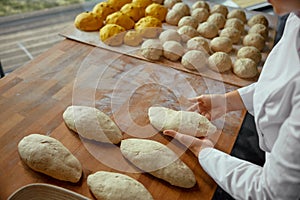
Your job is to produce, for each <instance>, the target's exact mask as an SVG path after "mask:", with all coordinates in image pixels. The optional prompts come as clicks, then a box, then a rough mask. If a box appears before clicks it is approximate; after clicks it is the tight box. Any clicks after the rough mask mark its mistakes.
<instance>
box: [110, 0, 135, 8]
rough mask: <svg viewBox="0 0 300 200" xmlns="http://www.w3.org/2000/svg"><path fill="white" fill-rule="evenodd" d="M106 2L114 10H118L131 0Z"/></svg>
mask: <svg viewBox="0 0 300 200" xmlns="http://www.w3.org/2000/svg"><path fill="white" fill-rule="evenodd" d="M107 3H108V4H110V5H111V7H113V9H115V10H120V9H121V8H122V6H124V5H125V4H126V3H131V0H107Z"/></svg>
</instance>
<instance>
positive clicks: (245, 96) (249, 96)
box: [237, 83, 256, 115]
mask: <svg viewBox="0 0 300 200" xmlns="http://www.w3.org/2000/svg"><path fill="white" fill-rule="evenodd" d="M255 85H256V83H252V84H251V85H248V86H246V87H243V88H239V89H238V90H237V91H238V92H239V94H240V96H241V98H242V100H243V103H244V105H245V106H246V109H247V110H248V112H249V113H250V114H251V115H253V94H254V91H255Z"/></svg>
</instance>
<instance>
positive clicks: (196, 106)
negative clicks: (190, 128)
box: [187, 103, 198, 111]
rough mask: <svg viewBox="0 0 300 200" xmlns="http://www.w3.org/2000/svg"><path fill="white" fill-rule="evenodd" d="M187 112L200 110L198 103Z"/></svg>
mask: <svg viewBox="0 0 300 200" xmlns="http://www.w3.org/2000/svg"><path fill="white" fill-rule="evenodd" d="M187 110H188V111H196V110H198V103H196V104H194V105H192V106H190V107H189V108H188V109H187Z"/></svg>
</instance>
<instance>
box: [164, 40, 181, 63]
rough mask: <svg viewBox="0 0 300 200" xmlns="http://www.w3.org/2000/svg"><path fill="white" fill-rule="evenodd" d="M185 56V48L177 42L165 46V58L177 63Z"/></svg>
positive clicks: (169, 42) (166, 43)
mask: <svg viewBox="0 0 300 200" xmlns="http://www.w3.org/2000/svg"><path fill="white" fill-rule="evenodd" d="M183 54H184V48H183V46H182V45H181V44H180V43H179V42H176V41H167V42H165V43H164V44H163V55H164V57H165V58H167V59H169V60H172V61H177V60H179V59H180V58H181V56H182V55H183Z"/></svg>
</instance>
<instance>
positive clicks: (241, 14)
mask: <svg viewBox="0 0 300 200" xmlns="http://www.w3.org/2000/svg"><path fill="white" fill-rule="evenodd" d="M231 18H237V19H240V20H241V21H242V22H243V23H246V22H247V17H246V13H245V11H243V10H241V9H236V10H232V11H230V12H229V13H228V15H227V19H231Z"/></svg>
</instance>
